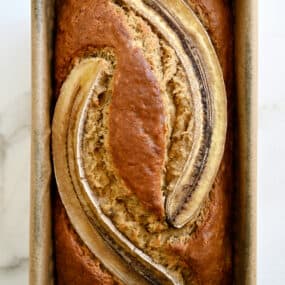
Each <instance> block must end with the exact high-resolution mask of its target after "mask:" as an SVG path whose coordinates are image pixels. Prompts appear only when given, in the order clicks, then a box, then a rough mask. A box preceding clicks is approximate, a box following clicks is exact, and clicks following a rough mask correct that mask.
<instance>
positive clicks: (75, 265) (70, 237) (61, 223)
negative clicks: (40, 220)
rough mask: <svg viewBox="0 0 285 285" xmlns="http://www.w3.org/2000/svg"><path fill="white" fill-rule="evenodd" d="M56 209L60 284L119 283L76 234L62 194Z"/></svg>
mask: <svg viewBox="0 0 285 285" xmlns="http://www.w3.org/2000/svg"><path fill="white" fill-rule="evenodd" d="M53 209H54V211H53V216H54V236H55V237H56V238H55V243H54V246H55V268H56V276H57V284H58V285H69V284H73V285H81V284H84V285H95V284H96V285H115V284H119V283H118V282H117V281H115V280H114V278H113V276H112V275H111V274H110V273H108V272H107V270H106V269H105V268H104V267H103V266H102V265H101V264H100V262H99V261H98V260H97V259H96V258H94V256H93V254H92V253H91V252H90V251H89V249H88V248H87V247H86V246H85V245H84V243H83V242H82V241H81V239H80V238H79V236H78V235H77V234H76V232H75V231H74V229H73V228H72V226H71V224H70V222H69V219H68V217H67V215H66V212H65V209H64V207H63V205H62V203H61V201H60V198H59V196H58V195H56V197H55V202H54V207H53Z"/></svg>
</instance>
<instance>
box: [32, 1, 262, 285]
mask: <svg viewBox="0 0 285 285" xmlns="http://www.w3.org/2000/svg"><path fill="white" fill-rule="evenodd" d="M53 20H54V1H52V0H32V132H31V134H32V152H31V212H30V215H31V216H30V284H31V285H50V284H54V276H53V255H52V233H51V229H52V228H51V198H50V189H51V177H52V165H51V154H50V133H51V129H50V127H51V126H50V124H51V115H50V110H51V98H52V96H51V94H52V51H53V42H52V41H53ZM235 71H236V94H237V101H236V102H237V106H236V107H237V108H236V109H237V112H236V116H237V120H236V124H237V128H236V130H237V134H236V139H237V144H236V145H237V146H238V147H237V148H236V161H237V175H238V179H237V181H238V185H237V189H236V191H235V197H234V201H235V211H234V213H235V219H234V231H235V235H234V236H235V240H234V281H233V283H234V284H239V285H240V284H249V285H254V284H256V148H257V147H256V137H257V136H256V132H257V112H256V108H257V102H256V101H257V0H239V1H236V3H235Z"/></svg>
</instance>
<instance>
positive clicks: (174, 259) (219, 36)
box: [55, 0, 232, 284]
mask: <svg viewBox="0 0 285 285" xmlns="http://www.w3.org/2000/svg"><path fill="white" fill-rule="evenodd" d="M96 2H98V3H101V4H102V3H103V2H104V1H96ZM92 3H93V4H94V0H89V1H80V4H79V1H73V0H64V1H63V0H62V1H58V13H57V15H58V30H57V40H56V58H55V64H56V69H55V73H56V74H55V78H56V90H57V91H56V93H57V94H58V92H59V88H60V86H61V84H62V82H63V81H64V79H65V77H66V76H67V74H68V72H69V70H70V68H71V66H72V62H73V60H74V58H76V57H78V56H80V55H81V54H82V51H81V48H82V47H84V48H86V51H87V50H88V52H87V53H90V52H91V53H92V48H91V49H90V46H91V45H92V41H91V40H90V38H91V35H92V31H90V26H89V25H88V24H90V21H91V19H93V18H92V17H93V16H91V14H90V13H89V12H90V11H92ZM189 4H190V5H191V7H192V8H193V10H194V11H195V12H196V13H197V15H198V16H199V17H200V19H201V21H202V23H203V24H204V25H205V27H206V28H207V29H208V32H209V34H210V36H211V39H212V41H213V44H214V46H215V48H216V51H217V54H218V56H219V59H220V62H221V65H222V69H223V72H224V78H225V81H226V85H227V90H228V97H229V95H230V93H231V56H232V55H231V15H230V12H229V4H225V1H222V0H211V1H207V0H203V1H202V0H201V1H199V0H197V1H196V0H195V1H193V0H189ZM97 8H98V9H99V8H100V7H97ZM76 9H79V10H80V13H79V14H81V13H83V15H84V19H85V20H84V21H83V23H82V25H80V27H79V28H80V30H81V34H82V35H81V37H80V36H79V35H78V33H75V34H74V33H73V32H74V31H73V32H72V29H73V28H74V27H76V25H78V22H77V20H78V18H76V17H78V13H77V14H76V13H73V11H75V10H76ZM102 9H106V7H105V8H102ZM88 11H89V12H88ZM105 12H106V10H105ZM69 15H71V16H69ZM74 15H77V16H76V17H75V16H74ZM120 17H121V16H118V14H117V15H116V18H117V19H119V18H120ZM88 19H89V20H88ZM132 19H134V16H133V17H129V19H128V21H129V24H130V26H131V25H132V24H133V25H135V26H136V25H137V23H135V24H134V23H132V22H131V21H132ZM70 21H71V24H72V25H74V26H72V25H67V23H70ZM137 21H138V22H139V21H140V20H139V19H137ZM119 22H120V21H119ZM98 25H99V26H100V25H101V24H100V23H99V24H98ZM119 26H120V23H119ZM72 27H73V28H72ZM100 27H101V26H100ZM120 27H121V26H120ZM140 27H141V29H142V30H146V31H145V33H149V31H147V26H145V25H144V24H143V23H140ZM74 29H75V28H74ZM75 30H76V29H75ZM123 30H124V29H123V28H122V27H121V28H120V31H123ZM82 31H83V32H82ZM145 33H140V34H139V33H138V34H137V35H136V36H137V44H138V45H140V44H142V43H143V44H144V43H145V41H143V38H144V37H145V36H144V35H145ZM142 35H143V36H142ZM123 37H128V36H127V35H126V34H125V32H124V36H123ZM140 37H142V38H140ZM97 40H98V42H99V44H98V46H101V47H104V46H105V45H104V43H103V40H102V38H101V37H100V36H98V37H97ZM105 40H106V39H105ZM153 40H154V41H157V38H154V39H153ZM110 41H113V39H110ZM100 43H102V44H100ZM152 43H153V42H151V44H152ZM225 43H227V44H225ZM118 44H122V43H118V42H117V44H116V45H118ZM146 44H147V43H146ZM116 45H115V46H116ZM159 45H160V46H162V48H161V47H160V48H161V50H162V51H163V52H164V53H166V54H168V55H169V54H171V49H170V50H169V47H168V46H167V45H166V44H165V43H163V42H162V41H161V40H160V41H159V39H158V42H157V46H159ZM154 46H155V45H154ZM112 47H113V46H112ZM122 47H124V45H123V44H122ZM124 48H125V47H124ZM153 53H154V54H156V53H155V52H153ZM144 57H145V58H146V59H147V62H148V64H147V67H146V69H148V68H149V69H150V70H151V71H152V72H153V73H154V74H155V77H156V78H157V79H158V83H159V84H160V82H162V81H163V80H166V81H167V80H168V81H170V80H171V79H173V75H174V74H175V71H173V70H171V69H172V68H173V67H174V66H177V60H176V59H175V56H173V55H172V56H170V60H168V61H167V57H160V56H157V57H155V56H152V55H150V54H149V48H145V46H144ZM168 59H169V58H168ZM160 60H161V61H160ZM163 61H166V63H164V64H163ZM157 63H158V64H157ZM161 66H163V68H161ZM167 66H168V68H166V67H167ZM164 68H166V70H167V72H165V69H164ZM176 68H177V67H176ZM176 73H177V71H176ZM180 73H183V72H182V71H181V70H180ZM180 76H183V74H182V75H180ZM167 78H168V79H167ZM176 80H177V81H178V82H179V77H178V78H177V79H176ZM172 82H173V80H172ZM182 85H183V84H182ZM153 86H156V83H155V82H153ZM121 88H122V87H121ZM155 88H158V87H157V86H156V87H155ZM159 88H160V90H159V91H160V92H161V93H163V91H165V93H163V94H162V101H161V102H160V103H159V104H167V105H169V106H172V107H171V108H172V110H171V108H170V109H169V110H168V112H167V114H166V116H167V117H166V123H167V128H168V131H169V130H171V129H172V128H173V126H174V125H175V122H174V121H175V116H173V109H174V110H175V111H177V106H178V105H179V104H178V105H177V104H176V106H175V103H174V102H173V98H170V97H169V96H168V94H167V90H161V89H162V88H161V85H160V87H159ZM167 88H174V87H173V83H172V85H170V86H168V87H167ZM155 92H158V91H155ZM158 93H159V92H158ZM158 93H157V94H158ZM182 99H183V96H182ZM179 100H181V99H179ZM228 101H229V102H231V98H229V100H228ZM187 104H188V103H187ZM187 104H186V106H187ZM117 107H118V106H117ZM119 109H120V108H119ZM185 110H186V111H189V112H190V114H191V106H190V103H189V104H188V107H187V108H186V109H182V112H181V114H184V115H185ZM158 113H160V114H163V112H158ZM113 114H114V112H113ZM189 116H190V117H191V115H189ZM115 117H116V116H114V117H113V118H115ZM186 120H187V119H186ZM177 123H181V120H178V121H177ZM188 124H189V119H188ZM112 125H113V124H112ZM163 128H164V126H163V124H162V126H161V132H163ZM174 131H175V128H174ZM228 133H229V135H228V142H227V145H226V152H225V156H224V159H223V162H222V165H221V168H220V171H219V174H218V176H217V178H216V182H215V184H214V186H213V189H212V191H211V193H210V197H209V199H208V200H207V202H206V204H205V206H204V209H203V211H202V214H201V215H200V217H199V219H198V220H197V222H196V224H195V227H194V228H193V227H189V228H188V229H187V234H188V236H186V237H185V234H184V237H183V238H182V239H177V238H176V237H175V235H174V234H173V236H171V233H170V237H171V243H168V244H167V243H166V244H165V245H164V246H165V248H164V249H161V251H163V250H164V251H165V252H166V256H163V255H162V256H160V254H159V253H158V256H157V253H155V254H154V258H158V260H159V259H160V261H165V260H166V263H168V264H170V266H171V267H173V268H176V267H177V265H179V266H180V268H181V269H180V270H182V271H181V273H182V274H183V276H184V280H185V281H186V284H228V283H229V280H230V279H229V278H230V270H231V244H230V237H229V232H230V230H229V212H230V207H229V201H230V192H231V188H230V187H231V176H230V175H231V171H232V170H231V155H230V153H231V134H230V132H228ZM168 141H169V140H168ZM181 141H182V142H183V140H181V139H180V140H178V143H177V146H176V148H173V153H172V156H173V157H177V156H178V155H181V152H179V151H177V150H178V149H181V147H183V145H182V146H181ZM164 143H166V142H162V141H161V143H159V144H160V145H163V144H164ZM189 145H190V146H191V144H189ZM189 145H188V146H187V144H186V149H187V147H189ZM168 147H170V150H171V146H169V145H168ZM162 149H163V148H161V153H162V152H163V151H162ZM170 153H171V152H170ZM119 160H120V158H119ZM162 161H163V159H162V156H160V159H158V163H159V164H160V165H162ZM175 162H176V160H174V163H172V164H171V163H170V164H168V165H169V166H166V168H167V167H168V168H167V169H170V170H171V169H172V170H173V171H172V172H171V171H168V172H166V175H165V177H163V179H165V181H166V182H167V183H168V184H169V185H171V181H172V180H173V179H174V180H175V175H174V173H175V171H178V169H179V165H178V166H177V165H175ZM115 164H116V163H115ZM119 164H120V163H119V161H117V165H119ZM120 165H121V164H120ZM119 168H120V167H119ZM103 176H104V175H102V177H103ZM121 176H122V175H121ZM102 177H101V178H100V179H101V180H100V181H101V182H102V181H103V184H104V183H105V182H104V178H102ZM157 177H158V178H157V179H156V181H157V182H156V183H158V181H159V183H161V179H162V177H160V176H157ZM131 180H132V181H133V178H132V179H131ZM105 181H106V180H105ZM135 181H136V182H138V181H139V180H137V179H136V180H135ZM140 184H141V183H140ZM128 186H129V188H130V189H134V188H135V187H134V186H132V185H128ZM157 187H158V186H157ZM159 189H160V186H159ZM134 192H135V191H134ZM140 192H141V191H140ZM154 193H158V191H157V190H156V191H155V192H154ZM159 193H160V194H159V195H161V196H160V197H157V198H155V199H151V200H152V201H156V202H157V201H158V202H157V204H156V205H155V206H154V207H153V208H152V207H149V209H154V210H156V211H158V216H159V215H161V205H162V193H161V192H159ZM138 197H139V198H140V199H141V200H143V199H144V198H143V197H140V196H139V195H138ZM128 203H130V205H129V206H127V207H126V208H127V209H129V210H131V209H136V207H137V210H138V211H143V208H140V206H137V204H136V203H137V201H136V198H135V197H133V198H132V199H129V202H128ZM107 206H108V205H107ZM107 206H106V207H107ZM55 209H60V212H59V211H57V210H56V211H55V220H56V225H55V238H56V244H55V245H56V260H57V275H58V284H77V283H74V282H73V281H74V280H76V275H77V272H84V274H83V276H84V277H83V278H84V282H83V283H84V284H117V283H114V282H115V281H113V283H112V280H113V277H111V275H110V274H109V273H108V272H107V271H106V270H102V269H101V267H100V266H99V264H100V262H99V261H98V260H96V258H95V257H94V256H92V254H91V253H90V252H89V251H88V249H87V248H85V247H84V251H86V253H88V254H87V255H86V256H87V257H86V256H85V255H84V256H83V255H80V254H78V252H80V251H81V247H82V246H83V245H82V244H81V243H80V239H79V238H78V237H77V238H73V239H72V241H71V239H70V237H76V233H75V232H74V231H73V232H71V231H69V232H68V231H66V230H64V229H65V228H66V227H67V228H69V229H70V228H71V226H70V225H68V220H67V218H66V217H65V218H64V219H63V218H62V216H63V212H64V210H63V209H62V208H61V206H60V205H59V203H56V205H55ZM124 209H125V208H124ZM106 211H108V209H107V210H106ZM117 219H120V220H118V224H119V225H120V227H121V228H120V230H121V231H122V232H125V233H126V234H127V235H128V234H129V235H130V236H132V235H134V236H135V237H136V236H137V238H138V243H139V242H142V243H141V244H140V247H144V246H146V241H147V240H148V236H147V235H145V234H144V235H142V232H140V231H139V230H136V232H135V233H134V232H132V231H130V229H137V225H134V224H130V221H127V220H125V219H124V218H123V217H120V216H119V217H117ZM148 219H149V220H147V219H146V222H148V226H147V227H148V228H147V232H149V231H150V232H152V231H153V233H154V234H155V235H156V234H157V232H160V231H163V230H164V229H165V227H166V225H163V223H162V224H160V223H159V222H157V221H155V222H154V220H153V219H155V218H153V217H152V216H151V215H150V216H149V217H148ZM144 226H146V225H144ZM163 238H165V236H163ZM162 244H163V242H162V241H161V240H160V239H159V238H156V239H150V240H149V243H148V246H149V248H150V251H149V252H151V251H152V249H156V248H157V247H162ZM64 245H66V246H64ZM66 255H68V256H72V257H74V258H72V260H73V261H74V262H70V264H68V265H67V266H66V265H65V263H64V262H67V261H66ZM63 268H68V269H64V270H62V269H63ZM69 268H72V269H69ZM85 280H86V282H85ZM61 282H62V283H61ZM64 282H65V283H64ZM88 282H90V283H88ZM108 282H111V283H108ZM81 283H82V279H81ZM78 284H79V283H78Z"/></svg>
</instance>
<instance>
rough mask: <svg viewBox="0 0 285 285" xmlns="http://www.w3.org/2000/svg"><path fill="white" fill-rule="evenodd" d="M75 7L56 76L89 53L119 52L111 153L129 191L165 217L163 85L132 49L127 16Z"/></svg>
mask: <svg viewBox="0 0 285 285" xmlns="http://www.w3.org/2000/svg"><path fill="white" fill-rule="evenodd" d="M71 3H72V4H71V6H72V8H73V13H72V14H69V11H68V10H66V9H65V8H64V7H62V17H63V18H64V20H63V21H64V23H68V33H63V34H62V36H61V37H60V38H59V42H60V43H58V46H59V48H61V49H63V50H64V52H62V53H61V57H60V58H58V61H57V62H58V65H57V68H56V70H58V71H59V72H60V70H62V69H64V71H65V70H66V68H68V65H69V64H70V63H71V61H72V59H74V58H76V57H77V56H78V52H80V51H82V50H84V49H86V48H87V47H88V48H91V47H96V48H98V49H100V48H104V47H109V48H111V49H113V50H114V53H115V55H116V58H117V63H116V64H117V67H116V70H117V72H116V73H115V74H114V82H113V91H112V93H113V96H112V101H111V105H110V110H109V124H108V128H109V140H108V141H109V148H110V153H111V155H112V159H113V163H114V165H115V168H116V170H117V172H118V173H119V175H120V177H121V178H122V179H123V181H124V183H125V184H126V186H127V187H129V188H130V189H131V190H132V191H134V193H136V194H137V196H138V197H139V198H140V200H141V201H142V202H143V203H144V204H145V205H146V206H147V207H148V208H149V209H152V210H153V211H154V212H155V213H156V214H157V215H158V216H162V215H163V201H162V192H161V190H160V189H161V181H162V177H161V176H162V166H163V162H164V155H165V128H166V127H165V117H164V111H163V103H162V98H161V96H160V91H159V86H158V83H157V81H156V79H155V77H154V75H153V73H152V71H151V69H150V66H149V64H148V63H147V62H146V60H145V59H144V57H143V55H142V52H141V51H140V50H139V49H138V48H136V47H134V46H133V45H132V39H131V38H130V35H129V34H128V31H127V30H126V29H125V26H124V25H123V21H122V16H121V15H120V13H119V12H118V11H116V9H115V8H114V7H112V4H111V2H110V1H107V0H98V1H94V0H89V1H74V2H71ZM69 7H70V6H69ZM86 19H88V21H86ZM63 73H65V72H63ZM60 75H61V76H62V77H64V76H63V75H65V76H66V74H62V73H60ZM146 94H147V96H146ZM130 106H131V108H130ZM154 126H155V127H154Z"/></svg>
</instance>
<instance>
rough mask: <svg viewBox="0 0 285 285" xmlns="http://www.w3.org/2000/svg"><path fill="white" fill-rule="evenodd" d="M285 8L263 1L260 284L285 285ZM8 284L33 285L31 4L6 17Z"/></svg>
mask: <svg viewBox="0 0 285 285" xmlns="http://www.w3.org/2000/svg"><path fill="white" fill-rule="evenodd" d="M284 10H285V2H284V1H283V0H271V1H268V0H260V1H259V11H260V17H259V18H260V23H259V25H260V49H259V62H260V64H259V69H260V71H259V77H260V81H259V91H260V92H259V147H258V154H259V159H258V171H259V174H258V186H259V187H258V192H259V193H258V284H262V285H267V284H276V285H277V284H278V285H282V284H285V271H284V268H285V242H284V240H285V228H284V221H285V206H284V201H285V192H284V188H285V174H284V166H283V163H284V160H285V156H284V155H285V144H284V142H283V139H285V129H284V125H285V116H284V114H285V91H284V87H283V85H282V84H283V83H284V81H285V71H284V63H285V53H284V51H285V29H284V27H285V16H284ZM0 38H1V44H0V62H1V64H0V83H1V92H0V102H1V104H0V229H1V234H0V284H8V285H9V284H13V285H14V284H21V285H25V284H28V231H29V228H28V224H29V217H28V215H29V175H30V173H29V156H30V146H29V144H30V139H29V135H30V133H29V126H30V95H31V90H30V89H31V88H30V1H29V0H9V1H1V10H0Z"/></svg>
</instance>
